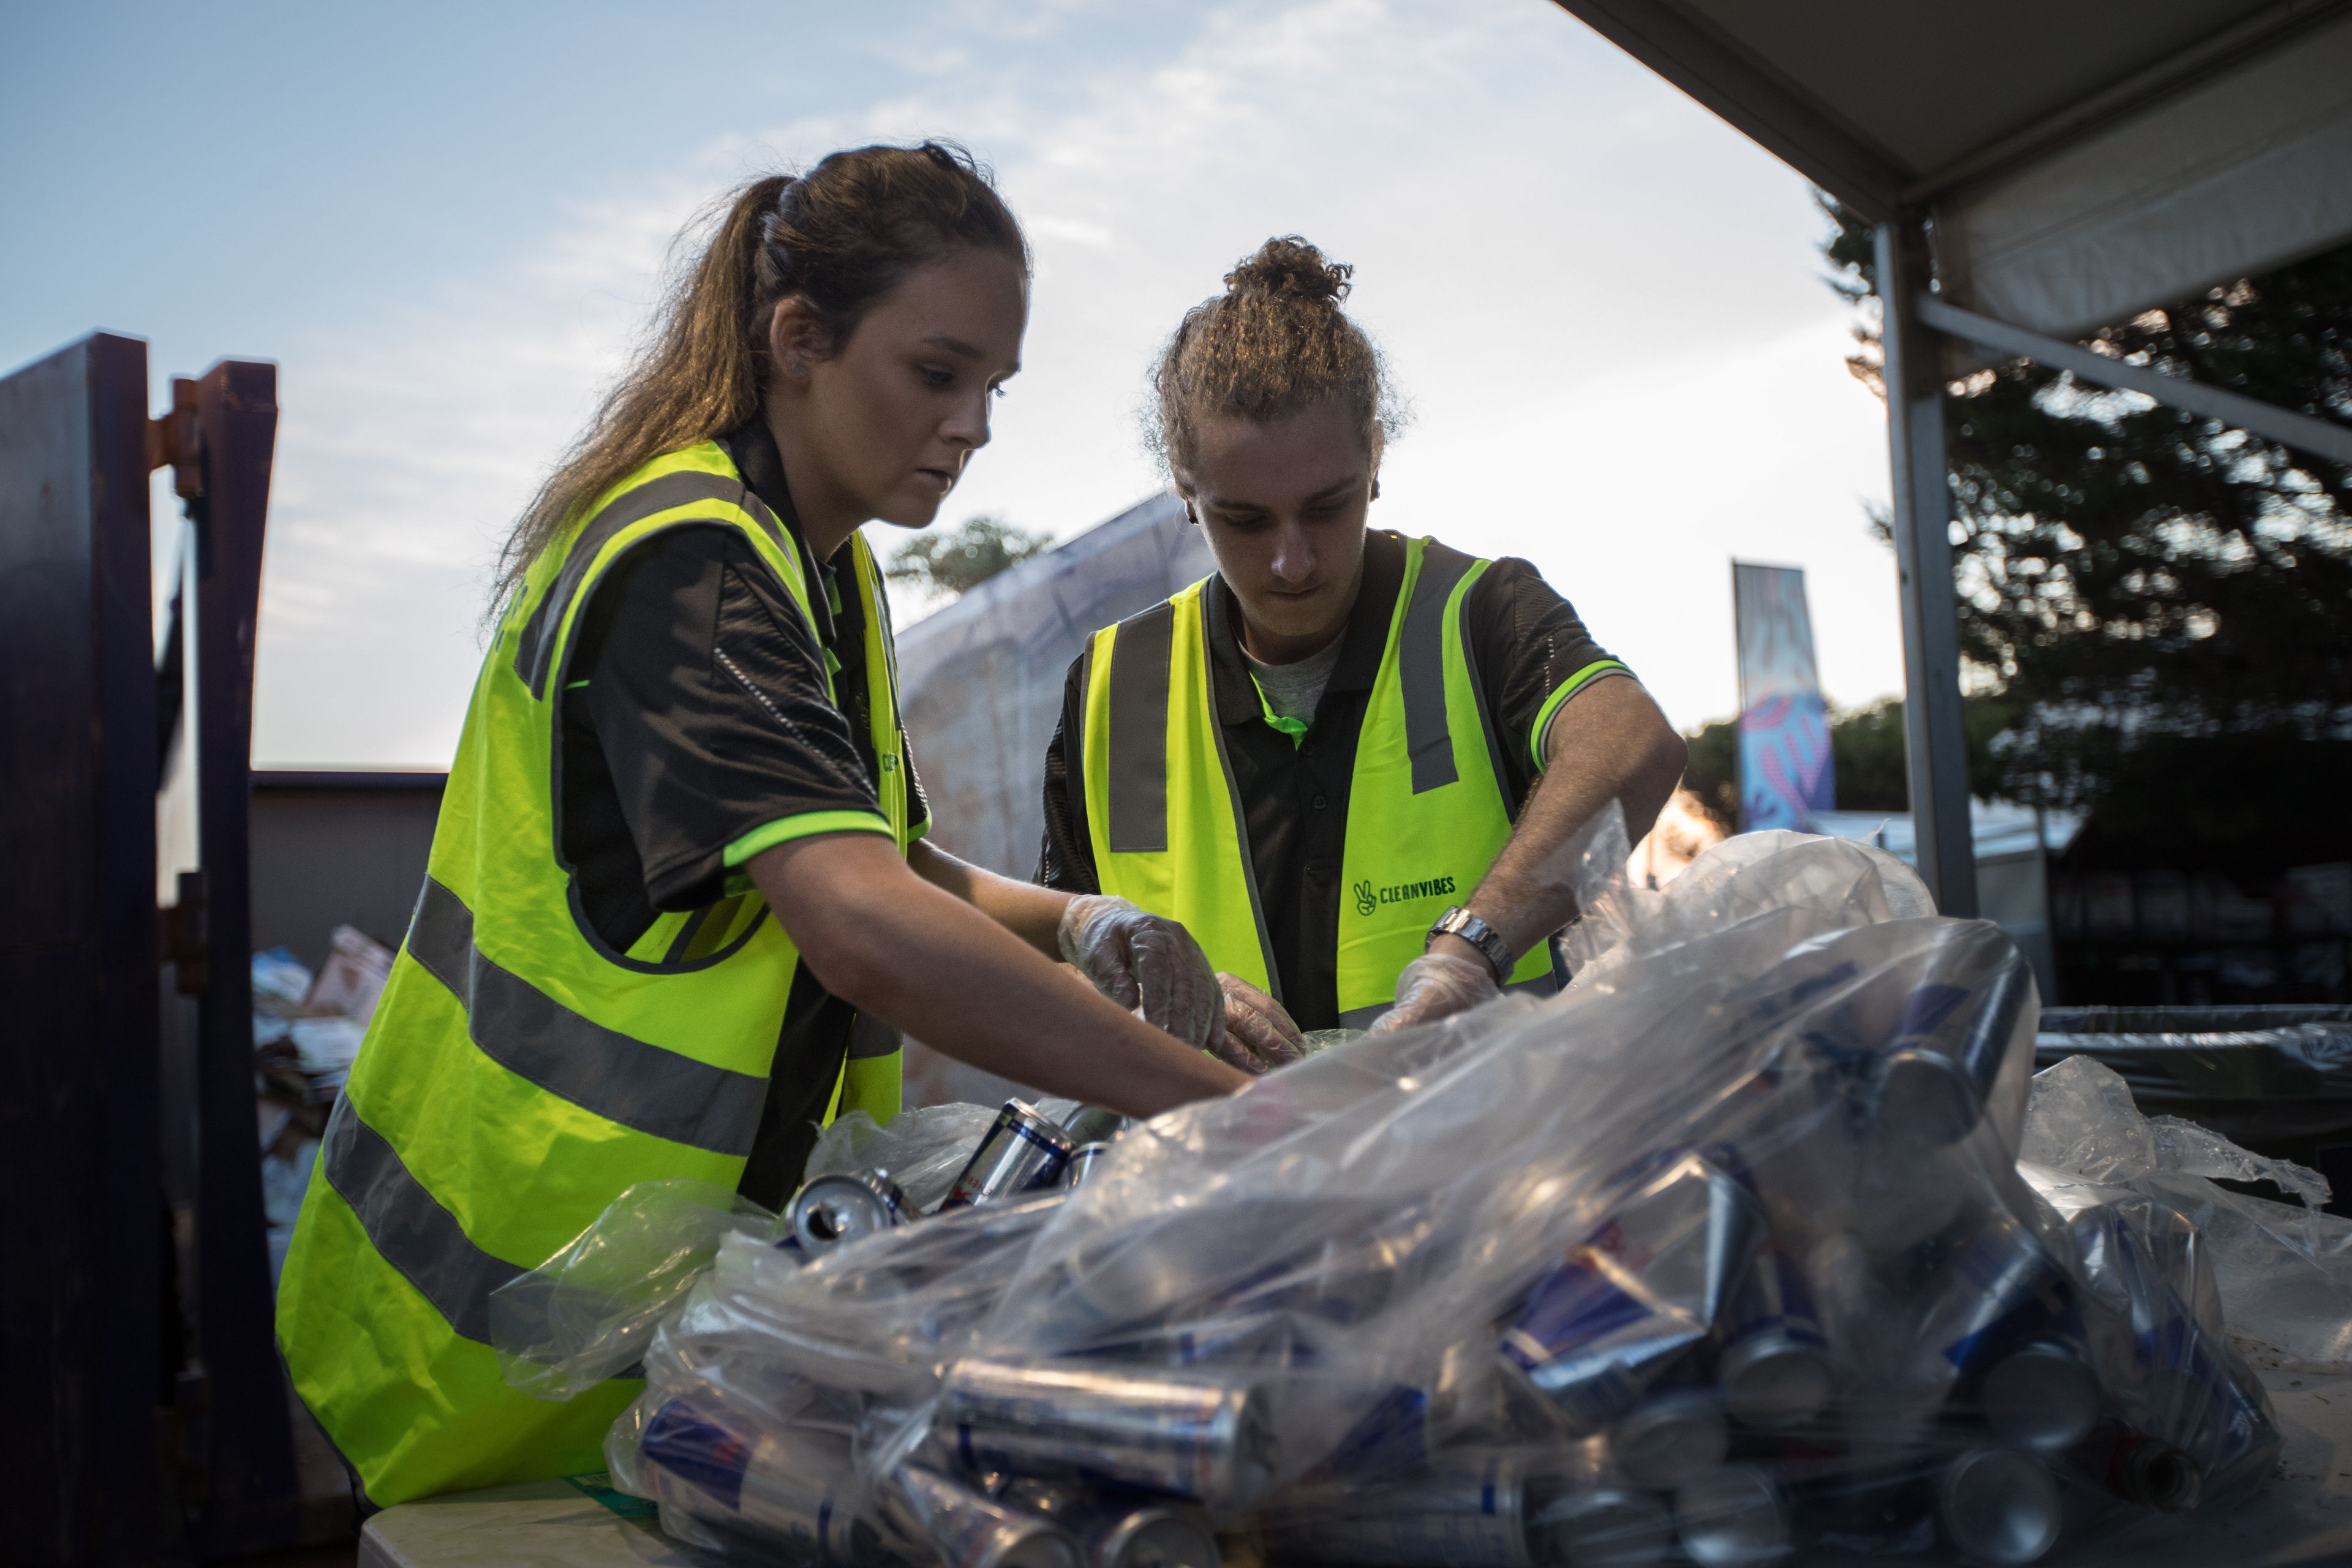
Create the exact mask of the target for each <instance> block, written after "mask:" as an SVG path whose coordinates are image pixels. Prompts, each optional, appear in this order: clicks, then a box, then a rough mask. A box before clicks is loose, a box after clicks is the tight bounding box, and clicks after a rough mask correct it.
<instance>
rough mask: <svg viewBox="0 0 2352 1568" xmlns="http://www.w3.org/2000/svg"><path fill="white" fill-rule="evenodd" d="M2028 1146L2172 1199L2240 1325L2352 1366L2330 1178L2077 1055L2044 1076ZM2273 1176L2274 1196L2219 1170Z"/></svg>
mask: <svg viewBox="0 0 2352 1568" xmlns="http://www.w3.org/2000/svg"><path fill="white" fill-rule="evenodd" d="M2025 1135H2026V1136H2025V1147H2024V1151H2023V1152H2024V1156H2025V1158H2026V1159H2028V1160H2030V1161H2032V1162H2033V1163H2036V1164H2037V1165H2040V1166H2042V1167H2046V1168H2047V1169H2048V1171H2049V1172H2051V1173H2053V1174H2052V1175H2051V1177H2049V1178H2047V1179H2049V1180H2052V1181H2056V1180H2058V1179H2060V1178H2061V1177H2062V1176H2063V1178H2067V1179H2071V1180H2073V1181H2077V1182H2087V1183H2094V1184H2101V1185H2103V1186H2105V1187H2108V1188H2112V1189H2116V1190H2119V1191H2124V1192H2128V1193H2131V1194H2137V1196H2139V1197H2141V1198H2144V1199H2147V1200H2152V1201H2154V1202H2156V1203H2158V1204H2161V1205H2166V1206H2168V1208H2170V1209H2171V1210H2172V1211H2174V1212H2175V1213H2176V1214H2177V1215H2179V1218H2180V1220H2181V1222H2182V1223H2184V1224H2187V1225H2189V1226H2194V1227H2195V1229H2196V1230H2197V1232H2198V1233H2199V1235H2200V1237H2201V1244H2202V1247H2203V1248H2204V1249H2205V1251H2206V1252H2207V1254H2208V1255H2210V1258H2211V1269H2212V1273H2213V1276H2214V1279H2215V1282H2216V1286H2217V1289H2218V1290H2219V1293H2220V1298H2221V1305H2222V1307H2223V1308H2224V1309H2225V1310H2226V1311H2227V1313H2228V1318H2229V1325H2230V1329H2231V1331H2232V1332H2234V1333H2237V1334H2239V1335H2242V1337H2244V1338H2246V1339H2249V1340H2253V1341H2257V1342H2261V1343H2262V1344H2263V1345H2266V1346H2268V1347H2269V1348H2270V1349H2272V1350H2273V1351H2275V1352H2278V1353H2279V1354H2280V1355H2282V1356H2284V1358H2285V1359H2287V1360H2289V1361H2292V1362H2295V1363H2301V1364H2305V1365H2310V1366H2323V1367H2347V1366H2352V1220H2347V1219H2345V1218H2342V1217H2341V1216H2339V1215H2331V1214H2323V1213H2321V1212H2320V1210H2319V1205H2321V1204H2323V1203H2325V1202H2326V1201H2327V1197H2328V1187H2327V1182H2326V1178H2325V1177H2323V1176H2321V1175H2320V1174H2319V1173H2317V1172H2315V1171H2309V1170H2305V1168H2304V1167H2303V1166H2301V1165H2297V1164H2294V1163H2292V1162H2290V1161H2286V1160H2273V1159H2269V1158H2266V1157H2264V1156H2263V1155H2260V1154H2254V1153H2250V1152H2247V1151H2246V1150H2243V1149H2241V1148H2239V1147H2238V1146H2237V1145H2236V1144H2234V1143H2232V1142H2230V1141H2229V1140H2228V1139H2226V1138H2223V1137H2221V1135H2220V1134H2219V1133H2216V1132H2212V1131H2208V1130H2207V1129H2205V1128H2202V1127H2200V1126H2198V1125H2197V1124H2196V1123H2194V1122H2190V1121H2182V1120H2180V1119H2179V1117H2176V1116H2143V1115H2141V1114H2140V1112H2139V1110H2138V1109H2137V1107H2136V1106H2134V1105H2133V1103H2132V1096H2131V1089H2130V1088H2129V1086H2128V1085H2127V1084H2126V1082H2125V1081H2124V1079H2122V1078H2121V1077H2120V1076H2118V1075H2117V1074H2116V1072H2115V1071H2114V1069H2112V1068H2108V1067H2106V1066H2105V1065H2103V1064H2101V1063H2099V1062H2097V1061H2095V1060H2093V1059H2092V1058H2089V1057H2069V1058H2066V1059H2065V1060H2064V1061H2063V1062H2060V1063H2058V1064H2057V1065H2056V1066H2054V1067H2050V1068H2044V1069H2042V1072H2041V1073H2040V1074H2039V1075H2037V1076H2036V1077H2035V1079H2034V1080H2033V1094H2032V1110H2031V1112H2030V1113H2029V1115H2028V1116H2027V1118H2026V1123H2025ZM2217 1176H2218V1177H2221V1178H2224V1179H2228V1180H2233V1181H2243V1182H2252V1181H2266V1182H2270V1183H2272V1184H2274V1185H2276V1186H2277V1187H2279V1188H2280V1189H2281V1190H2282V1191H2284V1192H2287V1193H2291V1194H2294V1195H2295V1196H2296V1197H2298V1198H2299V1199H2300V1200H2301V1206H2297V1205H2294V1204H2282V1203H2274V1202H2273V1201H2271V1200H2270V1199H2268V1198H2259V1197H2254V1196H2252V1195H2250V1194H2243V1193H2233V1192H2231V1191H2230V1190H2229V1189H2227V1188H2225V1187H2221V1186H2218V1185H2216V1184H2214V1182H2213V1181H2212V1180H2211V1179H2210V1178H2213V1177H2217Z"/></svg>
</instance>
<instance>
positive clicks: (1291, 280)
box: [1225, 234, 1356, 305]
mask: <svg viewBox="0 0 2352 1568" xmlns="http://www.w3.org/2000/svg"><path fill="white" fill-rule="evenodd" d="M1355 270H1356V269H1355V268H1352V267H1350V266H1349V265H1348V264H1347V263H1346V262H1344V261H1329V260H1326V259H1325V258H1324V256H1323V253H1322V252H1321V251H1319V250H1318V249H1316V248H1315V247H1313V246H1311V245H1309V244H1307V241H1305V240H1304V239H1301V238H1300V237H1298V236H1297V235H1295V234H1286V235H1284V236H1282V237H1280V238H1278V239H1269V240H1267V241H1266V242H1265V244H1264V245H1261V246H1259V247H1257V254H1256V255H1255V256H1253V257H1251V258H1249V259H1248V260H1246V261H1244V262H1243V263H1242V264H1241V265H1240V266H1239V267H1236V268H1234V269H1233V270H1232V271H1231V272H1228V273H1226V274H1225V292H1226V293H1228V294H1276V295H1282V294H1287V295H1290V296H1292V297H1294V298H1297V299H1301V300H1319V301H1321V302H1323V303H1326V304H1331V305H1336V304H1338V303H1339V301H1340V300H1345V299H1346V298H1347V297H1348V289H1349V287H1351V285H1350V284H1349V281H1348V279H1349V277H1351V276H1352V275H1353V274H1354V272H1355Z"/></svg>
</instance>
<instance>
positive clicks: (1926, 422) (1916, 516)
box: [1878, 214, 1977, 919]
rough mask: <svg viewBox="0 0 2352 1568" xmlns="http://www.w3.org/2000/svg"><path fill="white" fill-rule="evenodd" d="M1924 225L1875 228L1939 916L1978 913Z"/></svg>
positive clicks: (1910, 684)
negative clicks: (1922, 302) (1926, 317)
mask: <svg viewBox="0 0 2352 1568" xmlns="http://www.w3.org/2000/svg"><path fill="white" fill-rule="evenodd" d="M1927 279H1928V267H1927V233H1926V229H1925V226H1924V225H1923V224H1922V223H1921V221H1920V219H1919V218H1918V217H1917V216H1914V215H1910V214H1903V215H1898V216H1896V217H1895V219H1893V220H1892V221H1890V222H1887V223H1884V224H1881V225H1880V226H1879V227H1878V299H1879V302H1880V304H1881V306H1882V307H1883V308H1884V309H1885V328H1884V331H1882V333H1881V342H1882V343H1883V344H1884V347H1885V356H1886V363H1885V378H1886V423H1887V444H1888V447H1889V452H1890V456H1891V458H1892V460H1893V467H1894V479H1895V564H1896V567H1897V569H1898V571H1899V573H1900V574H1901V580H1902V590H1901V591H1902V595H1903V688H1904V703H1903V725H1904V739H1905V752H1906V758H1907V760H1908V762H1909V764H1910V774H1911V821H1912V824H1913V826H1914V828H1915V830H1916V842H1917V844H1918V854H1919V875H1920V876H1921V877H1922V878H1923V879H1925V880H1926V881H1927V890H1928V891H1929V892H1931V893H1933V894H1934V895H1935V898H1936V907H1937V909H1938V910H1942V911H1943V912H1944V913H1946V914H1948V915H1958V916H1961V917H1963V918H1969V919H1973V918H1974V917H1975V915H1976V913H1977V863H1976V852H1975V847H1974V844H1973V842H1972V839H1971V837H1970V834H1969V752H1968V731H1967V730H1966V728H1965V727H1964V726H1963V724H1962V723H1961V721H1960V621H1959V613H1958V594H1957V592H1956V591H1955V589H1954V586H1953V582H1952V534H1951V521H1952V492H1951V487H1950V482H1949V479H1948V475H1949V472H1950V469H1949V464H1948V460H1947V458H1946V457H1945V452H1944V378H1943V369H1942V363H1941V359H1940V356H1939V355H1938V353H1937V343H1936V340H1935V337H1934V336H1933V334H1932V333H1930V332H1929V331H1928V330H1927V328H1926V327H1925V326H1924V325H1922V324H1921V322H1920V321H1919V318H1918V314H1917V310H1916V300H1917V298H1918V296H1919V295H1920V294H1921V293H1922V292H1923V291H1924V290H1925V289H1927Z"/></svg>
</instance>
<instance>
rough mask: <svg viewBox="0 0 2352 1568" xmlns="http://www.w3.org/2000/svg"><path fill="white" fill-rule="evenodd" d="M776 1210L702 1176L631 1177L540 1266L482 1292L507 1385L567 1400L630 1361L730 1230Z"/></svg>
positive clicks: (765, 1230) (771, 1222)
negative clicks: (630, 1181)
mask: <svg viewBox="0 0 2352 1568" xmlns="http://www.w3.org/2000/svg"><path fill="white" fill-rule="evenodd" d="M775 1225H776V1216H775V1215H772V1214H770V1213H769V1212H768V1211H767V1210H766V1209H764V1208H761V1206H760V1205H757V1204H755V1203H753V1202H751V1200H750V1199H749V1198H746V1197H743V1196H740V1194H735V1193H730V1192H729V1191H728V1190H727V1189H726V1188H724V1187H719V1186H713V1185H712V1184H710V1183H709V1182H696V1181H687V1180H670V1181H659V1182H639V1183H637V1184H635V1186H633V1187H630V1188H629V1189H628V1190H627V1191H625V1192H624V1193H623V1194H621V1195H620V1196H619V1197H617V1198H615V1199H614V1200H613V1202H612V1204H611V1205H609V1206H607V1207H606V1209H605V1210H604V1213H603V1214H602V1215H598V1216H597V1218H596V1223H595V1224H593V1225H592V1226H589V1227H588V1228H587V1229H586V1230H584V1231H583V1232H581V1233H580V1235H579V1236H578V1237H576V1238H575V1239H574V1240H573V1241H572V1245H571V1246H569V1247H565V1248H564V1249H563V1250H562V1252H559V1253H557V1254H556V1255H555V1256H554V1257H553V1258H549V1259H548V1260H547V1261H546V1262H545V1263H543V1264H541V1266H540V1267H539V1268H534V1269H532V1270H531V1271H530V1273H528V1274H523V1275H520V1276H518V1277H516V1278H515V1279H510V1280H509V1281H508V1282H507V1283H506V1284H504V1285H501V1286H500V1287H499V1288H498V1289H495V1290H493V1291H491V1292H490V1340H491V1343H492V1344H493V1345H494V1346H495V1347H496V1348H497V1350H498V1352H499V1370H500V1372H501V1373H502V1374H503V1375H504V1376H505V1378H506V1381H507V1382H508V1384H510V1385H512V1386H513V1387H516V1388H520V1389H521V1390H522V1391H523V1392H524V1393H526V1394H532V1395H534V1396H536V1397H538V1398H541V1399H569V1398H571V1397H572V1395H573V1394H582V1393H585V1392H586V1391H587V1390H589V1389H591V1388H593V1387H595V1386H596V1384H600V1383H602V1382H604V1380H605V1379H606V1378H608V1377H613V1376H616V1375H618V1374H620V1373H624V1372H625V1371H626V1370H627V1369H628V1368H629V1367H631V1366H633V1365H634V1364H635V1362H636V1360H637V1358H638V1357H639V1356H641V1355H643V1354H644V1353H645V1350H646V1345H648V1344H650V1343H651V1342H652V1341H653V1336H654V1329H655V1328H656V1325H658V1324H659V1323H660V1321H661V1320H662V1319H663V1318H664V1317H665V1316H667V1314H668V1312H669V1310H671V1309H672V1308H673V1307H675V1306H677V1303H678V1302H679V1301H680V1300H683V1299H684V1297H685V1295H686V1293H687V1291H688V1290H689V1289H692V1288H693V1286H694V1283H695V1281H696V1280H697V1279H700V1278H701V1277H702V1275H703V1273H704V1272H705V1271H706V1270H707V1269H709V1267H710V1263H711V1260H712V1259H713V1258H715V1257H716V1256H717V1254H718V1251H719V1242H720V1241H721V1240H722V1239H723V1238H725V1237H729V1236H734V1235H742V1236H747V1237H770V1236H772V1235H773V1234H775Z"/></svg>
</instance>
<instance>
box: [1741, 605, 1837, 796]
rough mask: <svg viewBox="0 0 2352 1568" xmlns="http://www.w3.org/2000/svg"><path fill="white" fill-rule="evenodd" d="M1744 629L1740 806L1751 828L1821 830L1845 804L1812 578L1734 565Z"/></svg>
mask: <svg viewBox="0 0 2352 1568" xmlns="http://www.w3.org/2000/svg"><path fill="white" fill-rule="evenodd" d="M1731 600H1732V613H1733V617H1734V619H1735V620H1736V621H1737V623H1738V628H1739V804H1740V807H1741V809H1742V810H1743V811H1744V812H1745V813H1746V815H1747V818H1748V822H1747V826H1748V831H1750V832H1754V831H1756V830H1757V829H1759V828H1766V827H1789V828H1794V829H1796V830H1797V831H1798V832H1800V833H1810V832H1811V831H1813V813H1815V812H1817V811H1829V810H1832V808H1834V807H1835V806H1836V805H1837V780H1836V775H1835V773H1834V772H1833V771H1832V767H1831V765H1830V725H1829V704H1828V703H1826V702H1824V701H1823V700H1822V682H1821V676H1820V674H1819V673H1818V672H1817V671H1816V669H1815V668H1814V665H1813V622H1812V617H1811V616H1810V615H1808V614H1807V613H1806V610H1805V574H1804V573H1803V572H1801V571H1799V570H1797V569H1796V568H1794V567H1789V566H1751V565H1749V564H1748V563H1746V562H1741V561H1735V562H1733V563H1731Z"/></svg>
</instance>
